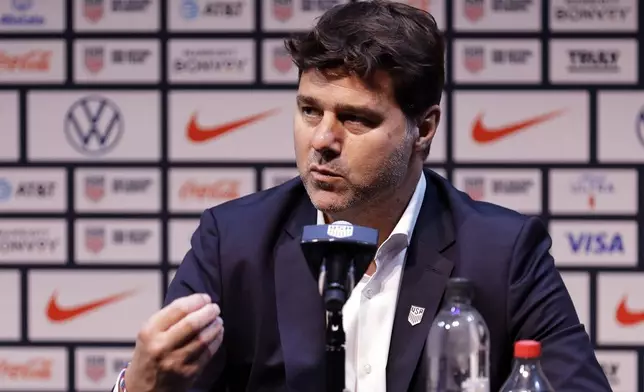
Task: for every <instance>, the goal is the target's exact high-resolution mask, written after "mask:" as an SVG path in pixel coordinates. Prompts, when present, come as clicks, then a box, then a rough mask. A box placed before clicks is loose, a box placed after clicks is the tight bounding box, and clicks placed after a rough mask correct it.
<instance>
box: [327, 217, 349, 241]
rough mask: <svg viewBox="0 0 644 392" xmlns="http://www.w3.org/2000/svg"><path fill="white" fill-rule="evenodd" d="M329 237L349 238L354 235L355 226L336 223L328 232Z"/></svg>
mask: <svg viewBox="0 0 644 392" xmlns="http://www.w3.org/2000/svg"><path fill="white" fill-rule="evenodd" d="M326 233H327V235H329V236H330V237H334V238H347V237H351V236H352V235H353V225H351V223H349V222H345V221H339V222H335V223H333V224H331V225H329V227H328V228H327V230H326Z"/></svg>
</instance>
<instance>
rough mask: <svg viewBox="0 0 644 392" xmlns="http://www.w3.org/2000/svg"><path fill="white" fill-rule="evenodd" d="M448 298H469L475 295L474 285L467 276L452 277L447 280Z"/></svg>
mask: <svg viewBox="0 0 644 392" xmlns="http://www.w3.org/2000/svg"><path fill="white" fill-rule="evenodd" d="M446 295H447V298H454V297H459V298H468V299H472V297H473V296H474V286H473V285H472V282H470V281H469V280H468V279H466V278H452V279H450V280H449V281H448V282H447V290H446Z"/></svg>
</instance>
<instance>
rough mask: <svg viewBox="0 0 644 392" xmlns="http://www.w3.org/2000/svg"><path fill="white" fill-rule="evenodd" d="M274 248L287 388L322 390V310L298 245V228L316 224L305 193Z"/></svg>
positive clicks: (299, 232)
mask: <svg viewBox="0 0 644 392" xmlns="http://www.w3.org/2000/svg"><path fill="white" fill-rule="evenodd" d="M299 199H300V200H299V201H297V202H296V203H297V205H296V207H295V208H294V210H293V213H292V214H291V216H290V218H288V221H287V222H286V226H285V231H284V232H282V233H280V237H279V239H278V242H277V246H276V249H275V295H276V300H277V304H276V306H277V320H278V328H279V334H280V341H281V344H282V351H283V356H284V365H285V370H286V383H287V385H288V388H289V390H290V391H320V392H321V391H324V388H325V367H324V364H325V326H326V321H325V318H324V317H325V312H324V304H323V301H322V298H321V296H320V294H319V291H318V286H317V282H316V281H315V279H314V278H313V275H312V274H311V272H310V270H309V265H308V264H307V261H306V259H305V258H304V254H303V253H302V250H301V248H300V241H301V236H302V227H303V226H305V225H313V224H315V223H316V211H315V208H314V207H313V205H312V204H311V203H310V201H309V199H308V197H306V194H304V196H303V197H300V198H299Z"/></svg>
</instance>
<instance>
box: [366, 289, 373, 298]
mask: <svg viewBox="0 0 644 392" xmlns="http://www.w3.org/2000/svg"><path fill="white" fill-rule="evenodd" d="M365 295H366V296H367V298H369V299H371V297H373V290H371V289H367V292H366V294H365Z"/></svg>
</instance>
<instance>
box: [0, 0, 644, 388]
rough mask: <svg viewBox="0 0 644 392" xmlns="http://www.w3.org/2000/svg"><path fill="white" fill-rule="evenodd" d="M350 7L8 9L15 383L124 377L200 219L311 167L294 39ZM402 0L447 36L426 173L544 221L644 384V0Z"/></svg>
mask: <svg viewBox="0 0 644 392" xmlns="http://www.w3.org/2000/svg"><path fill="white" fill-rule="evenodd" d="M340 2H343V1H340V0H236V1H235V0H220V1H214V0H165V1H164V0H84V1H83V0H77V1H72V0H68V1H65V0H0V216H1V219H0V390H31V391H38V390H48V391H67V390H76V391H99V390H102V391H105V390H108V389H109V388H110V387H111V386H112V383H113V382H114V379H115V377H116V375H117V373H118V371H119V370H120V369H121V367H122V366H123V365H124V364H125V363H126V362H127V361H128V360H129V358H130V355H131V350H132V344H133V341H134V339H135V336H136V333H137V331H138V329H139V327H140V326H141V324H142V323H143V321H144V320H146V319H147V318H148V317H149V316H150V315H151V314H152V313H153V312H154V311H155V310H157V309H158V308H159V307H160V306H161V303H162V299H163V296H164V293H165V288H166V287H167V284H168V283H169V281H170V280H171V279H172V274H173V271H174V269H175V268H176V267H177V265H178V264H179V263H180V262H181V260H182V258H183V256H184V254H185V252H186V251H187V250H188V247H189V238H190V235H191V234H192V232H193V231H194V230H195V228H196V225H197V222H198V217H199V215H200V213H201V212H202V211H203V210H204V209H206V208H208V207H211V206H214V205H217V204H219V203H222V202H224V201H226V200H230V199H234V198H237V197H240V196H243V195H247V194H249V193H253V192H257V191H259V190H262V189H265V188H268V187H272V186H275V185H277V184H279V183H281V182H283V181H285V180H286V179H288V178H291V177H292V176H295V175H296V170H295V164H294V155H293V142H292V113H293V110H294V108H295V100H294V91H295V89H296V84H297V70H296V68H295V67H294V66H293V64H292V63H291V61H290V59H289V57H288V55H287V53H286V52H285V50H284V47H283V38H284V37H286V36H287V35H288V34H289V33H290V32H297V31H302V30H304V29H306V28H308V27H310V26H311V25H312V23H313V21H314V19H315V18H316V17H318V16H319V15H321V13H322V12H324V10H325V9H328V8H329V7H331V6H333V5H335V4H337V3H340ZM407 2H408V3H410V4H413V5H415V6H416V7H420V8H424V9H426V10H428V11H430V12H431V13H432V14H433V15H434V16H435V18H436V20H437V22H438V24H439V26H440V27H441V28H442V29H444V30H445V31H446V34H447V38H448V50H447V57H446V65H447V77H448V83H447V86H446V88H445V95H444V99H443V102H442V106H443V110H444V111H445V115H444V116H443V120H442V123H441V126H440V129H439V131H438V135H437V137H436V140H435V142H434V145H433V146H432V151H431V154H430V157H429V159H428V162H427V165H428V167H431V168H433V169H434V170H436V171H437V172H438V173H440V174H442V175H443V176H445V177H447V178H448V179H449V180H451V181H452V182H453V183H454V184H455V185H456V186H457V187H459V188H460V189H462V190H464V191H466V192H468V193H469V194H470V195H471V196H472V197H473V198H476V199H480V200H486V201H491V202H493V203H497V204H501V205H504V206H507V207H510V208H513V209H516V210H518V211H520V212H523V213H526V214H530V215H538V216H541V217H542V219H543V220H544V221H545V222H546V223H547V224H548V227H549V229H550V233H551V235H552V238H553V246H552V249H551V251H552V254H553V256H554V257H555V258H556V263H557V266H558V267H559V268H560V270H561V271H562V275H563V277H564V279H565V282H566V285H567V287H568V289H569V291H570V294H571V295H572V297H573V299H574V302H575V305H576V308H577V311H578V313H579V317H580V318H581V320H582V322H583V323H584V324H585V326H586V328H587V330H588V332H589V334H590V336H591V339H592V341H593V343H594V344H596V347H597V353H598V356H599V359H600V361H601V363H602V366H603V368H604V371H605V372H606V374H607V375H608V377H609V379H610V381H611V383H612V385H613V388H614V390H615V391H616V392H618V391H619V392H636V391H644V380H642V379H643V378H644V374H642V373H644V372H642V371H641V369H642V367H643V364H644V352H643V349H644V268H643V267H644V264H643V263H642V262H641V260H642V259H643V257H642V254H643V250H642V249H640V247H639V246H638V245H639V243H640V242H641V234H640V231H639V229H638V224H639V223H640V222H641V221H642V219H643V218H642V215H641V214H640V210H641V207H642V206H641V203H640V202H639V199H640V198H639V189H641V185H640V184H641V183H642V182H641V181H640V179H639V174H640V173H639V171H640V170H641V167H642V166H641V163H642V162H643V161H644V89H642V84H641V74H640V72H639V70H640V61H639V59H640V54H639V53H640V50H639V45H638V43H639V37H640V36H641V35H640V34H639V20H640V10H639V9H638V0H610V1H607V0H584V1H579V0H551V1H546V0H544V1H541V0H453V1H447V0H442V1H441V0H424V1H423V0H417V1H411V0H410V1H407ZM640 8H642V7H640ZM242 123H243V124H244V125H243V126H240V124H242ZM226 128H234V130H232V131H228V132H222V129H226ZM638 369H640V370H639V371H638Z"/></svg>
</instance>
